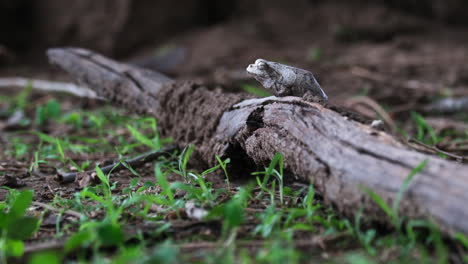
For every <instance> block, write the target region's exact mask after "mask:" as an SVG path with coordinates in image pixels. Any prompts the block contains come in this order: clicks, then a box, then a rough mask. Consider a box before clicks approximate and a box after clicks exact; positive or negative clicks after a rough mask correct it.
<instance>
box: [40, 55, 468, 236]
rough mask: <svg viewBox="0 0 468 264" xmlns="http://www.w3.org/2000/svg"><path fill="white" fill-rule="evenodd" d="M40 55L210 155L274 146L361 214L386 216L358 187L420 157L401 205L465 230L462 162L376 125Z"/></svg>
mask: <svg viewBox="0 0 468 264" xmlns="http://www.w3.org/2000/svg"><path fill="white" fill-rule="evenodd" d="M49 58H50V59H51V62H53V63H54V64H57V65H59V66H60V67H62V68H63V69H65V70H66V71H68V72H69V73H70V74H71V75H72V76H74V77H75V78H76V79H77V80H79V81H80V82H82V83H86V84H87V85H88V86H90V87H91V88H93V89H94V90H96V92H97V93H98V95H100V96H103V97H107V98H109V99H110V100H112V101H115V102H117V103H120V104H122V105H123V106H125V107H127V108H130V109H137V110H140V111H144V112H148V113H152V114H153V115H155V116H156V117H157V118H159V120H160V126H161V128H162V131H163V133H164V134H167V135H171V136H172V137H174V138H175V140H176V143H177V144H180V145H182V146H184V145H186V144H196V146H197V149H198V150H199V154H200V157H201V158H202V159H203V160H204V161H205V162H207V163H209V164H214V163H215V160H214V155H215V154H216V155H220V156H223V157H231V158H232V159H233V161H234V164H233V166H234V167H235V166H244V164H236V162H245V161H246V160H248V161H253V162H255V163H256V164H258V165H263V164H267V163H268V162H269V160H270V159H271V158H272V157H273V155H274V154H275V152H281V153H282V154H283V155H284V158H285V167H286V169H287V170H288V171H290V172H291V173H292V175H293V176H294V177H295V178H296V179H300V180H306V181H310V182H313V183H314V185H315V186H316V188H317V192H319V193H320V194H321V195H322V196H323V197H324V198H325V201H326V202H328V203H330V204H333V205H334V206H336V207H337V208H338V209H339V210H340V211H341V212H343V213H345V214H347V215H352V214H354V213H355V212H357V211H358V210H359V209H360V208H362V209H363V210H364V212H365V214H364V216H365V217H368V218H371V219H377V218H379V219H384V218H386V217H383V212H382V210H381V209H380V208H379V207H378V206H377V205H376V204H375V203H374V202H372V201H371V200H370V199H369V198H368V195H367V194H366V193H365V192H363V191H362V188H361V187H362V186H366V187H368V188H370V189H372V190H373V191H375V192H376V193H378V194H379V195H381V196H382V197H383V198H384V199H385V200H386V201H387V202H388V203H391V202H392V201H393V200H394V199H395V198H396V196H397V193H398V191H399V190H400V188H401V186H402V184H403V181H404V180H405V178H406V176H407V175H408V174H409V173H410V171H411V170H412V169H413V168H415V167H416V166H417V165H418V164H420V163H421V162H423V161H424V160H427V165H426V167H425V168H424V169H423V170H422V171H421V172H420V173H418V174H417V175H416V176H415V177H414V178H413V180H412V182H411V183H410V186H409V189H408V190H407V192H406V193H405V195H404V198H403V200H402V203H401V206H400V214H402V215H405V216H408V217H410V218H426V219H432V220H434V221H435V222H437V223H438V224H439V225H440V226H441V227H442V230H444V231H445V232H447V233H449V234H453V232H463V233H465V234H468V222H466V221H463V219H466V218H467V217H468V209H467V207H466V204H468V192H467V190H468V166H466V165H463V164H459V163H455V162H451V161H447V160H443V159H440V158H437V157H434V156H429V155H426V154H422V153H418V152H415V151H413V150H410V149H408V148H406V147H405V146H403V145H402V144H400V143H399V142H397V141H396V140H394V139H393V138H392V137H391V136H389V135H388V134H385V133H384V132H380V131H376V130H373V129H372V128H370V127H368V126H365V125H362V124H360V123H357V122H354V121H350V120H348V119H347V118H345V117H343V116H341V115H340V114H338V113H337V112H334V111H332V110H330V109H327V108H325V107H323V106H322V105H320V104H315V103H309V102H306V101H303V100H302V99H300V98H297V97H283V98H278V97H268V98H263V99H246V100H242V99H245V98H247V97H248V96H247V95H235V94H227V93H223V92H222V91H221V90H209V89H205V88H204V87H202V86H200V85H197V84H193V83H183V84H182V83H177V82H171V81H167V79H164V78H163V80H165V82H161V76H160V75H156V74H149V73H148V72H147V71H144V70H140V69H137V68H133V67H131V66H127V65H122V64H118V63H116V62H114V61H111V60H108V59H106V58H104V57H102V56H99V55H95V54H92V53H90V52H88V51H84V50H76V49H54V50H51V51H49ZM97 61H98V62H97ZM117 73H118V74H117ZM166 81H167V82H166ZM135 87H138V89H136V88H135ZM149 95H150V96H149ZM123 98H125V99H123Z"/></svg>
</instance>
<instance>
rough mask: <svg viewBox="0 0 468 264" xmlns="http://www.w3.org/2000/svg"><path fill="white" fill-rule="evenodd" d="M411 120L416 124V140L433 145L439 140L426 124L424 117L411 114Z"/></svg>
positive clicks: (414, 113)
mask: <svg viewBox="0 0 468 264" xmlns="http://www.w3.org/2000/svg"><path fill="white" fill-rule="evenodd" d="M411 118H412V119H413V120H414V122H415V123H416V129H417V134H416V139H417V140H419V141H422V142H424V143H427V144H430V145H435V144H437V143H439V142H440V140H441V138H439V137H438V136H437V133H436V132H435V130H434V129H433V128H432V127H431V126H430V125H429V124H428V123H427V121H426V120H425V119H424V117H423V116H422V115H420V114H418V113H416V112H411Z"/></svg>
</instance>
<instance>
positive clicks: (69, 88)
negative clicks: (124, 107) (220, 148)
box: [0, 77, 104, 100]
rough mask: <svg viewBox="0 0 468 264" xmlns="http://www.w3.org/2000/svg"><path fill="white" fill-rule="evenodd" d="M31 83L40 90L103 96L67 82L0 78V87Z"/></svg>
mask: <svg viewBox="0 0 468 264" xmlns="http://www.w3.org/2000/svg"><path fill="white" fill-rule="evenodd" d="M28 85H31V87H32V89H35V90H42V91H47V92H63V93H68V94H72V95H75V96H78V97H84V98H90V99H101V100H103V99H104V98H102V97H99V96H97V95H96V92H95V91H93V90H91V89H89V88H87V87H83V86H78V85H75V84H73V83H67V82H51V81H44V80H37V79H27V78H21V77H13V78H0V87H4V88H7V87H27V86H28Z"/></svg>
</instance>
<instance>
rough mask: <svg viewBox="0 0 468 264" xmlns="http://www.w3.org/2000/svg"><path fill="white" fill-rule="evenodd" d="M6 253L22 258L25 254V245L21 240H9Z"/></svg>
mask: <svg viewBox="0 0 468 264" xmlns="http://www.w3.org/2000/svg"><path fill="white" fill-rule="evenodd" d="M5 251H6V255H7V256H11V257H21V256H22V255H23V253H24V243H23V242H22V241H20V240H14V239H9V240H7V241H6V245H5Z"/></svg>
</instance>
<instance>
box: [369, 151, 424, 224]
mask: <svg viewBox="0 0 468 264" xmlns="http://www.w3.org/2000/svg"><path fill="white" fill-rule="evenodd" d="M426 165H427V160H424V161H422V162H421V163H420V164H418V165H417V166H416V167H415V168H414V169H412V170H411V171H410V173H409V174H408V175H407V176H406V177H405V180H404V181H403V183H402V185H401V187H400V189H399V191H398V193H397V195H396V197H395V200H394V201H393V204H392V206H391V207H390V206H389V205H388V204H387V203H386V202H385V200H384V199H383V198H382V197H381V196H380V195H378V194H377V193H375V192H374V191H372V190H370V189H368V188H364V190H365V191H366V192H367V194H368V195H369V196H370V197H371V199H372V200H373V201H374V202H375V203H376V204H377V205H378V206H379V207H380V208H381V209H382V210H383V211H384V212H385V214H386V215H387V216H388V217H389V218H390V219H391V221H392V223H393V225H394V227H395V228H396V229H397V230H398V231H401V228H402V224H403V221H404V219H403V218H401V217H399V215H398V210H399V206H400V202H401V199H402V198H403V195H404V193H405V192H406V191H407V190H408V188H409V185H410V183H411V181H412V180H413V178H414V176H415V175H416V174H418V173H419V172H421V171H422V170H423V169H424V168H425V167H426Z"/></svg>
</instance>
